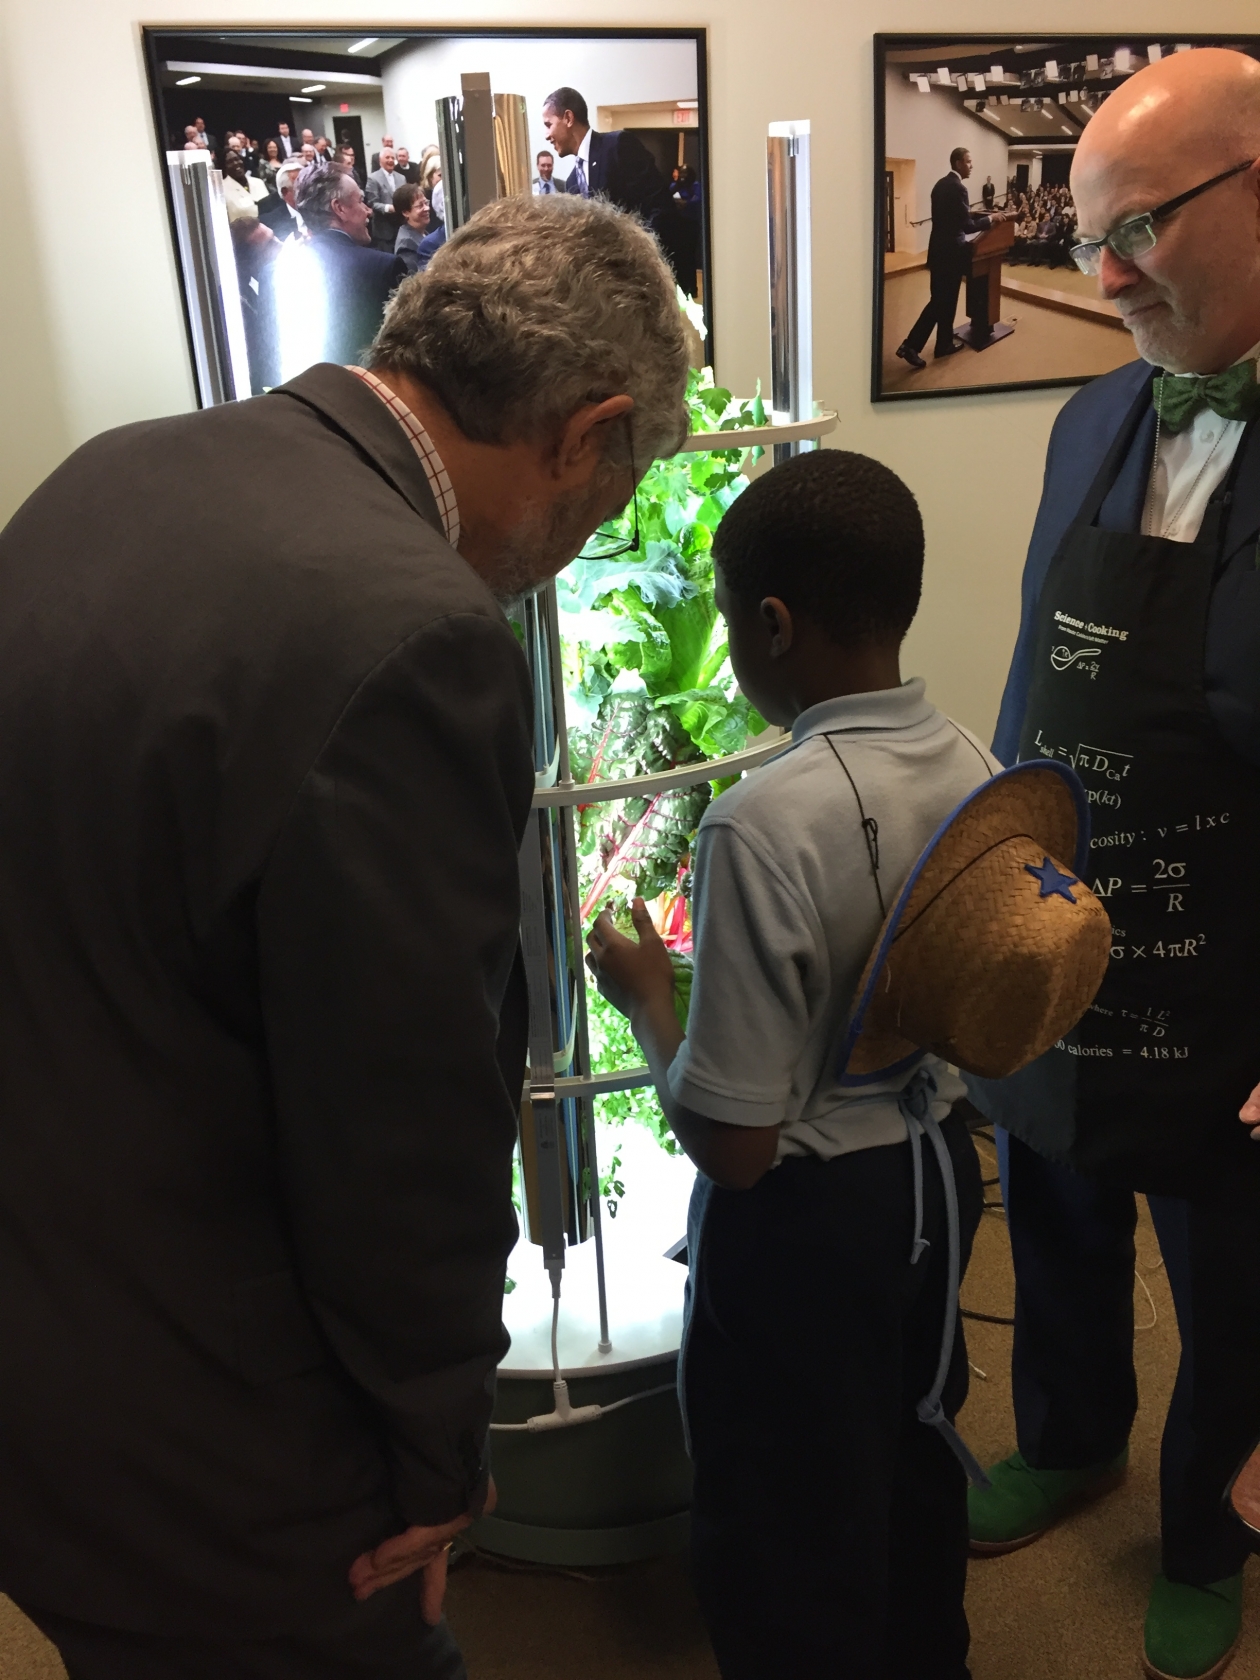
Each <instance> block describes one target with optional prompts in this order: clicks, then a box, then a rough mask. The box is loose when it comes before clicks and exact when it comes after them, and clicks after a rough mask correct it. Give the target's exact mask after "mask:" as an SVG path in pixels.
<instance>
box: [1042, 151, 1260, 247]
mask: <svg viewBox="0 0 1260 1680" xmlns="http://www.w3.org/2000/svg"><path fill="white" fill-rule="evenodd" d="M1257 162H1260V159H1257V158H1252V160H1251V162H1250V163H1236V164H1235V165H1234V167H1233V168H1232V169H1226V170H1223V171H1222V173H1221V174H1219V175H1213V177H1212V179H1211V180H1210V181H1204V182H1203V184H1202V185H1201V186H1198V187H1191V188H1190V191H1189V192H1183V193H1178V195H1177V197H1176V198H1170V199H1169V200H1168V202H1167V203H1166V204H1157V205H1156V206H1155V208H1154V209H1153V210H1145V211H1143V213H1142V214H1141V215H1140V216H1131V217H1130V218H1129V220H1128V221H1127V222H1121V223H1120V226H1119V227H1118V228H1113V229H1112V231H1111V232H1110V233H1108V234H1106V235H1104V237H1103V238H1102V239H1088V240H1086V241H1085V243H1084V244H1083V245H1073V247H1072V260H1073V261H1074V262H1075V264H1076V266H1077V268H1079V269H1080V271H1081V273H1082V274H1097V273H1098V272H1099V270H1100V269H1101V268H1102V254H1103V247H1104V246H1106V247H1107V248H1108V249H1109V250H1110V251H1112V252H1113V253H1114V254H1115V255H1116V256H1117V257H1119V259H1120V261H1121V262H1132V261H1133V259H1134V257H1141V256H1144V255H1145V254H1146V252H1147V251H1150V250H1152V249H1154V246H1155V242H1156V240H1157V239H1158V238H1159V235H1158V234H1157V233H1156V231H1155V224H1156V222H1162V221H1163V220H1164V219H1165V218H1166V217H1168V216H1171V215H1172V213H1173V211H1174V210H1180V209H1181V207H1182V205H1183V204H1189V202H1190V200H1191V199H1192V198H1198V196H1199V194H1200V193H1205V192H1207V191H1208V189H1209V188H1210V187H1219V186H1220V184H1221V182H1222V181H1229V180H1232V179H1233V177H1234V176H1235V175H1241V174H1242V172H1243V170H1244V169H1251V168H1253V167H1254V166H1255V164H1256V163H1257Z"/></svg>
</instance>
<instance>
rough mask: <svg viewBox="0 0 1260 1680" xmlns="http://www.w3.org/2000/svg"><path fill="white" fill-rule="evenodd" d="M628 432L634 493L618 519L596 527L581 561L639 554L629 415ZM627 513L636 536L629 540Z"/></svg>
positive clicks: (627, 420) (627, 421) (637, 483)
mask: <svg viewBox="0 0 1260 1680" xmlns="http://www.w3.org/2000/svg"><path fill="white" fill-rule="evenodd" d="M626 432H627V433H628V435H629V439H630V478H631V481H632V483H633V484H634V493H633V495H632V496H631V497H630V500H629V502H628V503H627V504H626V506H625V508H624V509H623V510H622V512H621V513H619V514H618V515H617V516H616V518H614V519H606V520H605V521H604V523H603V524H602V525H597V526H596V527H595V529H594V531H592V532H591V534H590V536H589V537H588V538H587V539H586V541H585V542H584V543H583V544H582V551H581V553H580V554H579V555H578V559H579V560H611V559H612V558H613V557H614V556H615V555H618V554H637V553H638V552H639V475H638V473H637V472H636V471H635V465H634V432H633V430H632V429H631V425H630V417H629V415H627V416H626ZM632 510H633V511H632ZM627 513H629V514H630V517H631V519H632V521H633V525H634V535H633V536H632V537H630V538H629V539H627V538H626V537H625V535H624V534H623V529H622V527H623V525H624V522H625V517H626V514H627Z"/></svg>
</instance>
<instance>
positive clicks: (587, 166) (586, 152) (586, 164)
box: [577, 128, 595, 181]
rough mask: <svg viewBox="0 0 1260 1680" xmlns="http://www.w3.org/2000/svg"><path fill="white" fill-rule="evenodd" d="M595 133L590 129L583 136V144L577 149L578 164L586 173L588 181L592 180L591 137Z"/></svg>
mask: <svg viewBox="0 0 1260 1680" xmlns="http://www.w3.org/2000/svg"><path fill="white" fill-rule="evenodd" d="M594 132H595V131H594V129H590V128H588V129H587V131H586V133H585V134H584V135H583V136H582V144H581V145H580V146H579V147H578V149H577V155H578V162H579V163H580V164H581V165H582V168H583V169H584V170H585V171H586V179H587V180H588V181H589V180H590V178H591V135H592V134H593V133H594Z"/></svg>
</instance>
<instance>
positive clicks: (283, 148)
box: [276, 123, 298, 163]
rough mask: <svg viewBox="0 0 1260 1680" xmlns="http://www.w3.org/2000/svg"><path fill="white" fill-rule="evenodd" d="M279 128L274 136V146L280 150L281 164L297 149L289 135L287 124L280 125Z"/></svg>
mask: <svg viewBox="0 0 1260 1680" xmlns="http://www.w3.org/2000/svg"><path fill="white" fill-rule="evenodd" d="M279 127H280V132H279V133H278V134H277V135H276V145H277V146H279V148H280V161H281V162H282V163H283V161H284V159H285V158H291V157H292V156H293V154H294V152H296V151H297V149H298V148H297V146H296V145H295V144H294V140H293V136H292V135H291V134H290V133H289V125H288V123H281V124H280V125H279Z"/></svg>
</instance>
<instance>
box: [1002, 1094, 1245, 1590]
mask: <svg viewBox="0 0 1260 1680" xmlns="http://www.w3.org/2000/svg"><path fill="white" fill-rule="evenodd" d="M995 1135H996V1137H997V1142H998V1159H999V1162H1000V1170H1001V1174H1002V1191H1003V1197H1004V1200H1005V1203H1006V1216H1007V1223H1008V1226H1009V1229H1010V1235H1011V1249H1012V1252H1013V1255H1014V1259H1015V1337H1014V1349H1013V1355H1012V1362H1011V1374H1012V1387H1013V1389H1014V1398H1015V1422H1016V1430H1017V1439H1018V1443H1019V1450H1020V1452H1021V1453H1022V1454H1023V1455H1024V1457H1025V1459H1027V1461H1028V1463H1029V1464H1031V1465H1033V1466H1035V1467H1036V1468H1037V1469H1040V1470H1073V1469H1080V1468H1082V1467H1084V1466H1085V1465H1090V1464H1099V1463H1102V1462H1104V1461H1105V1460H1107V1459H1110V1458H1114V1457H1115V1456H1116V1455H1117V1454H1118V1453H1119V1452H1120V1451H1121V1449H1122V1448H1123V1447H1124V1444H1125V1442H1126V1441H1127V1440H1128V1438H1129V1430H1130V1428H1131V1427H1132V1425H1133V1419H1134V1416H1135V1415H1136V1412H1137V1380H1136V1377H1135V1375H1134V1370H1133V1287H1134V1285H1133V1270H1134V1242H1133V1234H1134V1230H1135V1228H1136V1225H1137V1204H1136V1199H1135V1197H1134V1195H1133V1193H1132V1192H1131V1191H1129V1190H1121V1189H1115V1188H1113V1187H1111V1186H1108V1185H1105V1184H1101V1183H1099V1182H1098V1181H1097V1180H1095V1179H1091V1178H1086V1177H1084V1176H1083V1175H1082V1174H1080V1173H1076V1172H1072V1171H1071V1170H1070V1169H1069V1168H1067V1167H1061V1166H1057V1165H1055V1164H1054V1163H1053V1162H1051V1161H1047V1160H1046V1159H1045V1158H1044V1157H1043V1156H1041V1155H1038V1154H1037V1153H1036V1152H1035V1151H1034V1150H1032V1149H1030V1148H1029V1147H1028V1146H1027V1144H1024V1143H1021V1142H1020V1141H1019V1139H1018V1138H1016V1137H1012V1136H1011V1135H1010V1134H1009V1133H1008V1132H1005V1131H1003V1130H1002V1129H1001V1127H998V1128H997V1129H996V1134H995ZM1254 1148H1255V1152H1256V1154H1255V1163H1254V1166H1253V1167H1252V1170H1250V1171H1248V1170H1246V1167H1247V1163H1244V1167H1243V1169H1242V1170H1241V1171H1239V1170H1231V1171H1228V1172H1222V1173H1220V1174H1219V1175H1216V1176H1215V1177H1214V1179H1213V1180H1212V1182H1211V1183H1210V1184H1209V1185H1208V1186H1206V1187H1204V1188H1199V1189H1196V1191H1195V1193H1194V1195H1193V1197H1192V1198H1190V1199H1182V1198H1181V1197H1177V1196H1149V1197H1148V1198H1147V1201H1148V1203H1149V1206H1150V1210H1151V1220H1152V1222H1153V1224H1154V1226H1155V1233H1156V1235H1157V1237H1158V1238H1159V1247H1160V1253H1161V1254H1162V1255H1163V1257H1164V1262H1165V1265H1166V1267H1167V1271H1168V1282H1169V1285H1170V1286H1171V1289H1172V1295H1173V1303H1174V1305H1175V1307H1176V1311H1177V1327H1178V1329H1179V1330H1180V1332H1181V1362H1180V1365H1179V1366H1178V1369H1177V1381H1176V1386H1175V1387H1174V1389H1173V1395H1172V1402H1171V1404H1170V1406H1169V1409H1168V1417H1167V1421H1166V1423H1165V1425H1164V1438H1163V1445H1162V1449H1161V1454H1160V1506H1161V1519H1162V1528H1163V1569H1164V1573H1165V1574H1166V1575H1167V1576H1168V1577H1169V1579H1170V1580H1174V1581H1181V1582H1184V1583H1186V1584H1187V1585H1189V1586H1205V1585H1207V1584H1208V1583H1209V1582H1211V1581H1220V1580H1224V1579H1225V1577H1226V1576H1229V1575H1234V1574H1237V1572H1238V1571H1239V1570H1240V1569H1241V1568H1242V1566H1243V1563H1244V1561H1245V1560H1246V1557H1247V1555H1248V1553H1249V1551H1250V1549H1251V1544H1250V1539H1249V1536H1248V1532H1247V1530H1245V1529H1244V1528H1243V1526H1242V1524H1241V1523H1240V1522H1239V1521H1238V1519H1237V1518H1236V1517H1235V1516H1234V1515H1233V1513H1232V1512H1231V1511H1230V1510H1229V1508H1228V1506H1227V1505H1226V1504H1225V1491H1226V1488H1227V1486H1228V1483H1229V1480H1230V1478H1231V1477H1232V1475H1233V1474H1234V1472H1235V1470H1237V1468H1238V1466H1239V1464H1240V1463H1241V1462H1242V1460H1243V1459H1244V1458H1245V1457H1246V1456H1247V1454H1248V1453H1249V1452H1250V1451H1251V1448H1252V1446H1253V1444H1254V1443H1255V1441H1256V1440H1257V1438H1258V1437H1260V1144H1257V1145H1255V1146H1254Z"/></svg>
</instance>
